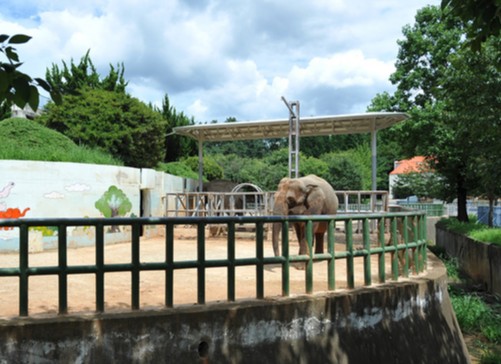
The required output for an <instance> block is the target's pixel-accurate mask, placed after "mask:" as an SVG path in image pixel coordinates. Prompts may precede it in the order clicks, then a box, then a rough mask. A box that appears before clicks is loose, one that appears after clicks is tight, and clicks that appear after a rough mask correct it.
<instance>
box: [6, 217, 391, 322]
mask: <svg viewBox="0 0 501 364" xmlns="http://www.w3.org/2000/svg"><path fill="white" fill-rule="evenodd" d="M196 234H197V232H196V229H194V228H190V227H188V226H183V227H176V229H175V242H174V260H175V261H182V260H195V259H196V255H197V247H196ZM268 235H271V234H268ZM336 235H337V234H336ZM291 236H292V234H291ZM206 237H207V238H206V239H207V240H206V243H207V244H206V253H205V254H206V259H207V260H209V259H226V257H227V240H226V236H224V235H223V236H219V237H210V236H209V233H208V232H207V233H206ZM236 237H237V239H236V253H235V254H236V258H244V257H246V258H250V257H255V256H256V244H255V241H254V237H253V234H251V233H237V235H236ZM358 239H359V240H358V241H360V237H358ZM372 239H374V241H375V237H373V238H372ZM355 241H357V236H355ZM336 242H337V243H336V250H345V244H344V234H340V235H339V237H338V236H336ZM358 246H360V245H359V244H358ZM297 251H298V244H297V241H294V240H292V241H291V253H292V254H295V253H296V252H297ZM264 254H265V256H273V250H272V246H271V241H266V242H265V251H264ZM67 255H68V265H70V266H71V265H93V264H95V248H94V247H84V248H72V249H68V253H67ZM140 260H141V262H163V261H165V238H163V237H159V238H151V239H142V240H141V244H140ZM130 261H131V246H130V243H121V244H114V245H107V246H106V247H105V264H110V263H130ZM57 263H58V256H57V251H45V252H40V253H30V255H29V266H30V267H37V266H57ZM389 263H390V254H388V255H387V257H386V277H387V280H389V279H390V277H391V273H390V272H391V268H390V264H389ZM18 265H19V254H17V253H8V254H6V253H3V254H0V267H2V268H5V267H16V266H18ZM371 267H372V282H373V284H377V283H378V278H377V277H378V270H377V269H378V268H377V267H378V263H377V257H376V256H374V257H373V258H372V261H371ZM313 270H314V287H313V289H314V291H315V292H319V291H326V290H327V264H326V263H325V262H319V263H315V264H314V268H313ZM346 271H347V270H346V261H345V260H344V259H340V260H336V289H337V290H343V289H346V287H347V283H346V282H347V281H346V276H347V273H346ZM355 272H356V273H355V281H356V286H357V287H360V286H363V285H364V280H363V258H356V259H355ZM281 279H282V268H281V267H280V266H277V265H275V266H266V267H265V271H264V281H265V287H264V289H265V296H266V297H276V296H280V295H281V293H282V289H281ZM290 280H291V284H290V293H291V295H301V294H304V293H305V272H304V271H303V270H299V269H295V268H291V270H290ZM235 285H236V298H237V300H243V299H253V298H255V297H256V288H255V287H256V268H255V267H254V266H249V267H247V266H246V267H237V268H236V284H235ZM57 287H58V279H57V276H56V275H54V276H31V277H30V278H29V293H28V303H29V306H28V310H29V315H30V316H32V315H33V316H38V315H45V314H49V315H52V314H57V312H58V296H57ZM196 290H197V270H196V269H182V270H176V271H175V272H174V305H175V306H176V305H184V304H196V302H197V291H196ZM226 292H227V269H226V268H208V269H207V270H206V302H207V303H209V302H216V301H226V300H227V293H226ZM0 297H1V299H0V318H10V317H15V316H17V315H18V313H19V279H18V278H17V277H0ZM164 304H165V273H164V272H163V271H148V272H141V274H140V305H141V308H142V309H159V308H162V307H163V306H164ZM130 307H131V278H130V273H121V272H118V273H106V274H105V311H106V312H115V311H123V310H129V309H130ZM94 311H95V275H94V274H78V275H74V274H72V275H69V276H68V312H69V313H70V314H71V313H92V312H94Z"/></svg>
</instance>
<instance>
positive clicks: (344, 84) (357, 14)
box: [0, 0, 440, 123]
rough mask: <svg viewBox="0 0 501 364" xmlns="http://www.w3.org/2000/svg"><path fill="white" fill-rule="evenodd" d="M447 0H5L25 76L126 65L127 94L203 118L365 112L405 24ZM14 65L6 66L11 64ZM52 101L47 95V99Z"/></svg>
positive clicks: (385, 84) (3, 12)
mask: <svg viewBox="0 0 501 364" xmlns="http://www.w3.org/2000/svg"><path fill="white" fill-rule="evenodd" d="M439 4H440V0H406V1H402V0H349V1H348V0H309V1H297V0H296V1H294V0H292V1H291V0H289V1H278V0H238V1H236V0H235V1H229V0H219V1H218V0H184V1H181V0H163V1H158V0H156V1H152V0H141V1H139V0H86V1H74V0H21V1H20V0H2V6H1V7H0V33H1V34H8V35H13V34H27V35H30V36H31V37H33V38H32V39H31V40H30V41H29V42H28V43H26V44H22V45H18V46H17V47H16V48H17V51H18V54H19V57H20V59H21V61H22V62H24V64H23V65H22V66H21V68H20V70H21V71H22V72H25V73H28V74H29V75H30V76H32V77H45V72H46V70H47V68H50V67H51V66H52V65H53V64H56V65H58V66H60V67H61V66H62V62H63V61H65V62H66V63H70V62H71V60H73V61H74V62H75V63H78V62H79V61H80V59H81V58H82V57H83V56H84V55H85V53H86V52H87V51H88V50H89V51H90V58H91V60H92V62H93V64H94V66H95V67H96V69H97V71H98V73H99V74H100V75H101V76H102V77H105V76H106V75H108V73H109V71H110V65H113V66H115V67H116V65H117V64H122V63H123V64H124V67H125V75H124V77H125V79H126V80H127V81H128V82H129V84H128V86H127V91H128V92H129V93H130V94H131V95H132V96H134V97H136V98H138V99H139V100H141V101H143V102H145V103H150V102H151V103H152V104H154V105H157V106H159V107H160V106H161V104H162V100H163V99H164V97H165V95H168V97H169V100H170V103H171V105H173V106H174V107H175V109H176V110H177V112H183V113H184V114H185V115H187V116H189V117H190V118H191V117H193V118H194V120H195V122H197V123H198V122H202V123H205V122H210V121H213V120H217V121H220V122H221V121H224V120H226V119H227V118H228V117H234V118H236V119H237V120H240V121H243V120H245V121H248V120H267V119H280V118H282V119H283V118H288V116H289V111H288V109H287V107H286V106H285V104H284V102H283V101H282V99H281V97H282V96H283V97H285V99H286V100H288V101H290V102H292V101H299V105H300V115H301V116H321V115H341V114H343V115H344V114H353V113H363V112H365V111H366V110H367V107H368V106H369V105H370V102H371V100H372V99H373V98H374V96H376V94H378V93H382V92H385V91H387V92H393V90H394V86H393V85H392V84H391V83H390V82H389V76H390V75H391V73H393V72H394V69H395V68H394V64H395V61H396V57H397V54H398V49H399V47H398V44H397V40H399V39H403V35H402V28H403V27H404V26H405V25H412V24H414V18H415V15H416V12H417V11H418V10H419V9H421V8H423V7H425V6H427V5H439ZM2 61H3V59H2ZM42 101H43V100H42Z"/></svg>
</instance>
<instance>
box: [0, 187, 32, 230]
mask: <svg viewBox="0 0 501 364" xmlns="http://www.w3.org/2000/svg"><path fill="white" fill-rule="evenodd" d="M14 186H15V183H14V182H9V183H7V184H6V185H5V186H4V187H3V188H2V189H1V190H0V219H19V218H20V217H24V216H25V215H26V213H27V212H28V211H29V210H30V208H29V207H26V208H24V209H23V210H21V209H20V208H19V207H8V204H7V202H6V201H4V200H5V199H7V198H8V197H9V195H10V192H11V191H12V189H13V188H14ZM1 229H2V228H0V230H1ZM12 229H13V227H8V226H5V227H3V230H12Z"/></svg>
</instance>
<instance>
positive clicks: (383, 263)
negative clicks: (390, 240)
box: [378, 218, 386, 283]
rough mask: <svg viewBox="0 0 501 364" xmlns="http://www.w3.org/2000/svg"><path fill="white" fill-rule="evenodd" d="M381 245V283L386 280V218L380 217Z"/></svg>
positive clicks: (379, 255)
mask: <svg viewBox="0 0 501 364" xmlns="http://www.w3.org/2000/svg"><path fill="white" fill-rule="evenodd" d="M378 224H379V234H378V235H379V246H380V247H381V253H379V254H378V263H379V269H378V270H379V283H384V282H386V241H385V240H386V239H385V231H386V220H385V219H384V218H379V221H378Z"/></svg>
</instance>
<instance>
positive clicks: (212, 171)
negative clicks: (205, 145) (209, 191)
mask: <svg viewBox="0 0 501 364" xmlns="http://www.w3.org/2000/svg"><path fill="white" fill-rule="evenodd" d="M182 162H183V163H184V164H186V165H187V166H188V167H189V168H190V169H191V170H192V171H193V172H196V173H197V176H198V163H199V160H198V157H197V156H192V157H187V158H184V159H183V160H182ZM203 177H204V178H205V180H207V181H212V180H213V179H221V178H223V168H222V167H221V166H220V165H219V164H218V163H217V162H216V161H215V160H214V158H212V157H210V156H204V159H203Z"/></svg>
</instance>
